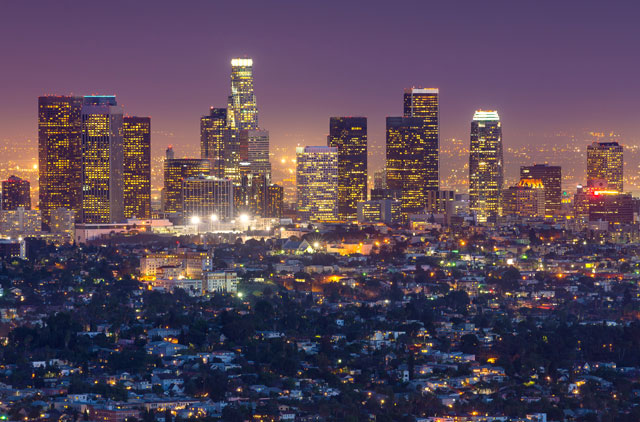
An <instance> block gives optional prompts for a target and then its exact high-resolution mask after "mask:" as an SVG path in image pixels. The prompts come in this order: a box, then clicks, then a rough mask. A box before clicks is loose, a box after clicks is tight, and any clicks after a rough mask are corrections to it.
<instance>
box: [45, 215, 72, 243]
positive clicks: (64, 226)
mask: <svg viewBox="0 0 640 422" xmlns="http://www.w3.org/2000/svg"><path fill="white" fill-rule="evenodd" d="M75 220H76V213H75V211H73V210H68V209H66V208H56V209H54V210H51V225H50V228H51V233H65V234H67V236H68V239H69V241H73V239H74V238H75Z"/></svg>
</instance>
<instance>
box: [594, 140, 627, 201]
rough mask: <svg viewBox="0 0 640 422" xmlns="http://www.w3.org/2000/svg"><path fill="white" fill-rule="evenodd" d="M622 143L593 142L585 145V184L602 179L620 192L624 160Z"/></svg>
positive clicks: (610, 187) (612, 188)
mask: <svg viewBox="0 0 640 422" xmlns="http://www.w3.org/2000/svg"><path fill="white" fill-rule="evenodd" d="M623 158H624V157H623V148H622V145H620V144H618V143H617V142H594V143H592V144H591V145H589V146H588V147H587V184H588V183H589V182H590V181H595V180H604V181H606V182H607V184H608V185H609V187H608V188H609V189H611V190H616V191H618V192H622V191H623V190H622V189H623V177H624V160H623Z"/></svg>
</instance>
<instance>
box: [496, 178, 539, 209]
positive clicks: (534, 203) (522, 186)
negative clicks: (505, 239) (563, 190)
mask: <svg viewBox="0 0 640 422" xmlns="http://www.w3.org/2000/svg"><path fill="white" fill-rule="evenodd" d="M503 195H504V204H503V214H504V215H515V216H518V217H529V218H534V217H544V215H545V197H544V196H545V194H544V185H543V184H542V181H541V180H540V179H520V181H519V182H518V184H517V185H515V186H511V187H509V188H508V189H505V191H504V193H503Z"/></svg>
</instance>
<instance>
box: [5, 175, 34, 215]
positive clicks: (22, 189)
mask: <svg viewBox="0 0 640 422" xmlns="http://www.w3.org/2000/svg"><path fill="white" fill-rule="evenodd" d="M18 207H23V208H24V209H25V210H30V209H31V184H30V183H29V181H28V180H22V179H21V178H19V177H18V176H9V178H8V179H7V180H3V181H2V210H3V211H13V210H17V209H18Z"/></svg>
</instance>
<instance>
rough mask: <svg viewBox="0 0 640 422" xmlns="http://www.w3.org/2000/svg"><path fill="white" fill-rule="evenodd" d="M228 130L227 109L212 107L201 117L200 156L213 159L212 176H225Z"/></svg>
mask: <svg viewBox="0 0 640 422" xmlns="http://www.w3.org/2000/svg"><path fill="white" fill-rule="evenodd" d="M226 130H227V109H226V108H215V107H211V110H210V112H209V114H208V115H206V116H202V117H201V118H200V158H206V159H208V160H209V161H211V176H215V177H223V176H224V138H225V131H226Z"/></svg>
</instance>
